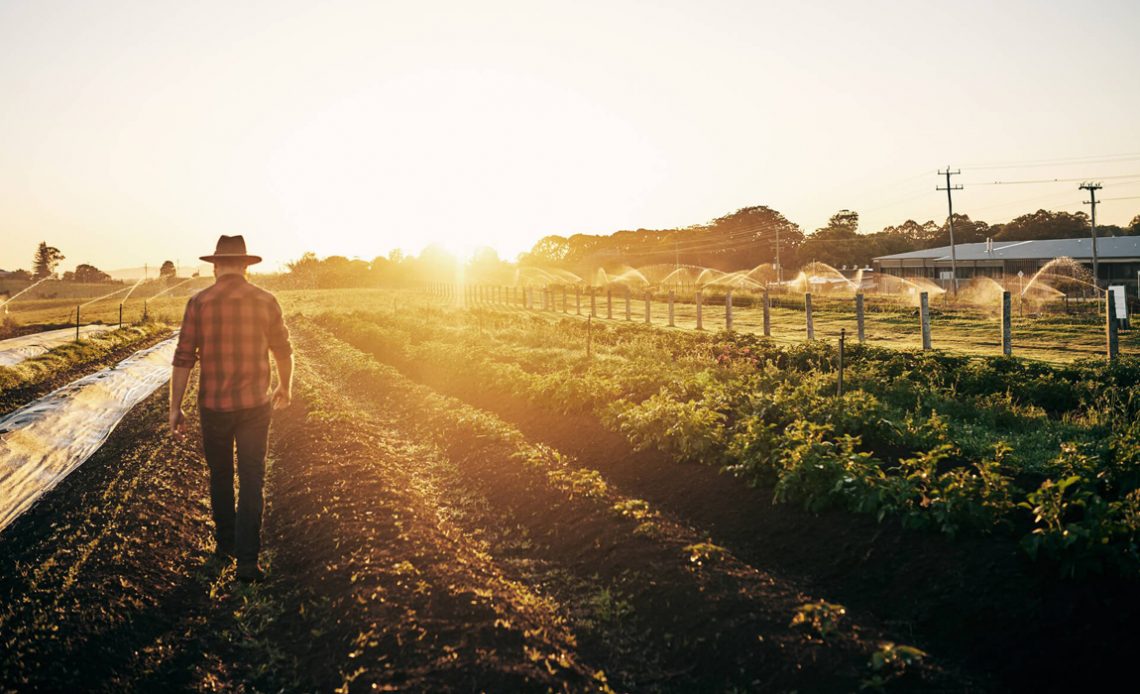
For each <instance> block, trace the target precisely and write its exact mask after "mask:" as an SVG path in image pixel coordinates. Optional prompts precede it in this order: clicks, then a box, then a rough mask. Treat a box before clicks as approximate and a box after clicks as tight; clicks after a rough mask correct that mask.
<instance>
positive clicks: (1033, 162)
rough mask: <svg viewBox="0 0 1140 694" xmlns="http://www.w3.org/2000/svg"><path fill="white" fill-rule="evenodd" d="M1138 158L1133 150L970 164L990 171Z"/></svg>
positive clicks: (1100, 162) (1139, 156) (972, 168)
mask: <svg viewBox="0 0 1140 694" xmlns="http://www.w3.org/2000/svg"><path fill="white" fill-rule="evenodd" d="M1138 159H1140V152H1132V153H1128V154H1104V155H1088V156H1083V157H1062V158H1057V159H1030V160H1027V161H1021V162H1008V163H1002V164H987V165H983V166H970V167H969V168H970V169H971V170H977V171H983V170H985V171H989V170H994V169H1029V168H1036V167H1040V166H1057V165H1063V164H1102V163H1104V164H1114V163H1117V162H1123V161H1136V160H1138Z"/></svg>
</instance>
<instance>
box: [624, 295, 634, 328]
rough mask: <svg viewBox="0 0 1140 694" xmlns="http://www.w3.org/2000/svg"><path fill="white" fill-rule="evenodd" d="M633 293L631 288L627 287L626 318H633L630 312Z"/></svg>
mask: <svg viewBox="0 0 1140 694" xmlns="http://www.w3.org/2000/svg"><path fill="white" fill-rule="evenodd" d="M632 294H633V292H632V291H631V290H630V288H629V287H626V288H625V319H626V320H633V316H632V314H631V313H630V307H629V305H630V299H631V298H632V296H631V295H632Z"/></svg>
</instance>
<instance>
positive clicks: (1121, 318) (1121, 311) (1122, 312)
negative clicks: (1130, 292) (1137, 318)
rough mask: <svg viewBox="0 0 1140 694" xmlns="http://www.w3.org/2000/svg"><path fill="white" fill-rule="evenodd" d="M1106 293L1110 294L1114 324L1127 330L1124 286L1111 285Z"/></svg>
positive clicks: (1126, 306)
mask: <svg viewBox="0 0 1140 694" xmlns="http://www.w3.org/2000/svg"><path fill="white" fill-rule="evenodd" d="M1108 291H1109V293H1111V294H1112V301H1113V303H1114V304H1115V306H1114V308H1115V309H1116V322H1117V323H1118V324H1119V325H1120V326H1122V327H1124V328H1128V302H1127V301H1126V300H1125V298H1124V285H1123V284H1117V285H1112V286H1110V287H1109V288H1108Z"/></svg>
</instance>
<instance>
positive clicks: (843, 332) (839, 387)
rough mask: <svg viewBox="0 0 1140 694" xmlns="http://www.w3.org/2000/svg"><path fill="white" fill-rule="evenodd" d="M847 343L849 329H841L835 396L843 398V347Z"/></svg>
mask: <svg viewBox="0 0 1140 694" xmlns="http://www.w3.org/2000/svg"><path fill="white" fill-rule="evenodd" d="M846 341H847V328H840V329H839V382H838V383H837V384H836V388H835V394H836V395H838V396H839V397H843V347H844V343H845V342H846Z"/></svg>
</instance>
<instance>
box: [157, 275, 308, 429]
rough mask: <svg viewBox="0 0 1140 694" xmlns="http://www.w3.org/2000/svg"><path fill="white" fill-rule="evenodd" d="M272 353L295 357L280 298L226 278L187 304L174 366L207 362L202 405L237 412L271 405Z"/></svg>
mask: <svg viewBox="0 0 1140 694" xmlns="http://www.w3.org/2000/svg"><path fill="white" fill-rule="evenodd" d="M269 351H272V352H273V355H274V356H275V357H276V358H277V359H287V358H288V357H289V355H291V354H292V353H293V347H292V346H291V345H290V344H289V330H288V328H286V327H285V321H284V319H283V318H282V316H281V306H280V305H279V304H278V303H277V299H276V298H274V296H273V295H272V294H270V293H269V292H267V291H265V290H264V289H261V288H260V287H255V286H254V285H252V284H250V283H249V282H247V281H246V279H245V278H244V277H243V276H241V275H222V276H221V277H219V278H218V279H217V281H216V282H214V284H213V285H211V286H209V287H207V288H206V289H203V290H202V291H200V292H198V293H197V294H195V295H194V296H193V297H191V298H190V302H189V303H187V304H186V314H185V315H184V316H183V318H182V331H181V333H180V334H179V336H178V348H177V349H175V351H174V366H181V367H185V368H190V367H192V366H194V363H195V362H196V361H201V363H202V372H201V375H200V376H199V379H198V404H199V405H200V406H202V407H204V408H206V409H208V410H219V411H223V412H231V411H233V410H242V409H246V408H249V407H257V406H258V405H264V404H265V403H266V402H269V392H268V391H269Z"/></svg>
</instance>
